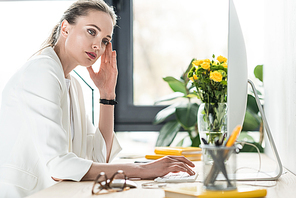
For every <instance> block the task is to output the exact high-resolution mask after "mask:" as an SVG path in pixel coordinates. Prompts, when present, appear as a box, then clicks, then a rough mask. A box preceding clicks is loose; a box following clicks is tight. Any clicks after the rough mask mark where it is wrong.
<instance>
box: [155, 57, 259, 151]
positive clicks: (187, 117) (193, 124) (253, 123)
mask: <svg viewBox="0 0 296 198" xmlns="http://www.w3.org/2000/svg"><path fill="white" fill-rule="evenodd" d="M194 60H195V59H192V61H194ZM192 61H191V62H190V64H189V66H188V68H187V70H186V71H185V72H184V73H183V74H182V75H181V77H180V79H176V78H174V77H172V76H167V77H164V78H163V80H164V81H165V82H167V83H168V85H169V86H170V88H171V89H172V91H173V93H172V94H170V95H168V96H165V97H164V98H161V99H160V100H158V101H157V102H156V103H160V102H164V101H171V100H175V99H182V101H176V102H175V103H173V104H171V105H169V106H168V107H166V108H164V109H162V110H161V111H159V112H158V113H157V114H156V116H155V118H154V121H153V124H160V123H164V122H165V124H164V125H163V127H162V128H161V130H160V132H159V136H158V139H157V141H156V146H170V145H171V143H172V142H173V140H174V138H175V137H176V135H177V133H178V132H179V131H181V130H182V129H183V130H185V131H187V132H188V136H189V137H190V140H191V142H192V144H191V146H199V145H200V139H199V133H198V127H197V110H198V108H199V104H198V103H196V102H193V101H192V98H193V97H196V93H195V90H194V89H193V88H194V85H193V84H192V81H190V80H188V78H187V74H188V72H189V71H190V68H191V65H192ZM262 67H263V66H262V65H258V66H256V68H255V69H254V74H255V76H256V78H258V79H260V80H261V81H262V80H263V78H262V76H263V75H262ZM257 92H258V91H257ZM258 93H259V94H260V95H262V94H261V93H260V92H258ZM258 112H259V109H258V107H257V104H256V101H255V98H254V96H253V95H251V94H249V95H248V100H247V109H246V115H245V120H244V124H243V132H242V133H241V135H240V137H239V140H244V141H247V142H250V143H253V144H255V145H257V147H258V148H259V150H260V151H261V152H263V147H262V140H263V136H262V135H261V136H262V138H260V140H259V142H255V140H254V139H253V138H252V137H251V136H250V135H248V134H247V131H256V130H257V131H258V128H259V129H260V134H263V132H262V120H261V116H260V115H259V114H258ZM183 141H184V139H182V140H181V141H180V142H179V143H178V145H179V146H182V144H183ZM253 150H254V148H253V147H250V146H248V145H245V146H244V147H243V149H242V151H245V152H252V151H253Z"/></svg>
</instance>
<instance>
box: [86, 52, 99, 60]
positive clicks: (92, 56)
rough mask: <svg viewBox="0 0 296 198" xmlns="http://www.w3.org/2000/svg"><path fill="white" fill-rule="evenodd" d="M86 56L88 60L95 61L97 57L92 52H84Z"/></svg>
mask: <svg viewBox="0 0 296 198" xmlns="http://www.w3.org/2000/svg"><path fill="white" fill-rule="evenodd" d="M86 54H87V55H88V57H89V58H90V59H95V58H96V57H97V54H96V53H94V52H86Z"/></svg>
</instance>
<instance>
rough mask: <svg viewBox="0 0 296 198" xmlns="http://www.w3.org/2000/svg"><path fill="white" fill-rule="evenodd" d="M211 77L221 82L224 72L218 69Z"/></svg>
mask: <svg viewBox="0 0 296 198" xmlns="http://www.w3.org/2000/svg"><path fill="white" fill-rule="evenodd" d="M210 79H211V80H213V81H215V82H221V81H222V74H221V73H220V72H218V71H214V72H211V73H210Z"/></svg>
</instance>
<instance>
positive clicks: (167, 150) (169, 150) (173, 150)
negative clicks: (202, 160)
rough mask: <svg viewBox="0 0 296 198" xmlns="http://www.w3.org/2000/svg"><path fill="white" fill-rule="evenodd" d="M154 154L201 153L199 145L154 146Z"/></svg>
mask: <svg viewBox="0 0 296 198" xmlns="http://www.w3.org/2000/svg"><path fill="white" fill-rule="evenodd" d="M154 152H155V154H161V155H190V154H201V153H202V151H201V148H199V147H169V146H168V147H155V149H154Z"/></svg>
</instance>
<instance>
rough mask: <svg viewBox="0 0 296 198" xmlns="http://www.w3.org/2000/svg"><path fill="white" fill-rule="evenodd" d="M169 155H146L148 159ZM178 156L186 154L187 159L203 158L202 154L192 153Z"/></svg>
mask: <svg viewBox="0 0 296 198" xmlns="http://www.w3.org/2000/svg"><path fill="white" fill-rule="evenodd" d="M165 156H167V155H161V154H151V155H145V158H146V159H151V160H156V159H159V158H162V157H165ZM178 156H184V157H186V158H187V159H189V160H191V161H200V160H201V154H192V155H178Z"/></svg>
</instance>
